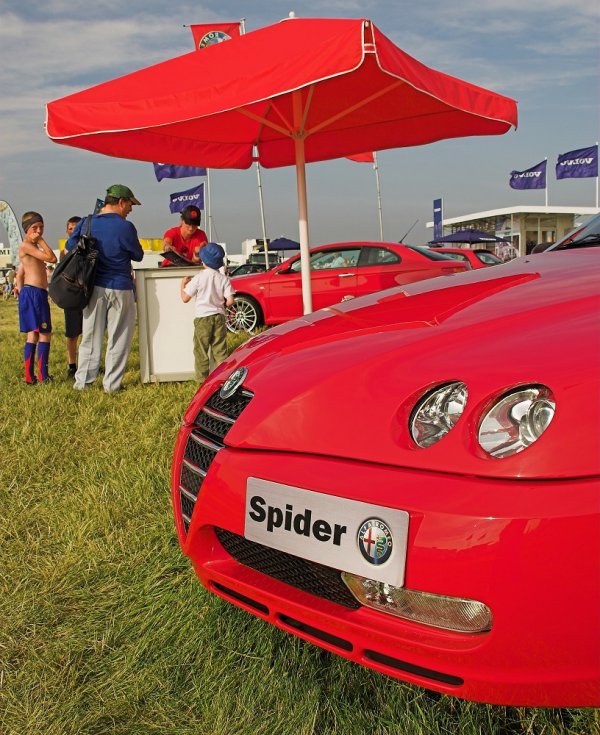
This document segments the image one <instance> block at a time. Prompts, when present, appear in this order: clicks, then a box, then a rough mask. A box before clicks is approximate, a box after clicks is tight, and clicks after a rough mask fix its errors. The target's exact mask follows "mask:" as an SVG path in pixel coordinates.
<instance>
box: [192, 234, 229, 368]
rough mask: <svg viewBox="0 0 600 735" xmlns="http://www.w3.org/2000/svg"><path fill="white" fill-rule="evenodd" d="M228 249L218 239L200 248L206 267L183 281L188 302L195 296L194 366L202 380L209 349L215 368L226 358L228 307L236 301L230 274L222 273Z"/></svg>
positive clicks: (206, 365) (207, 362)
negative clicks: (220, 269) (226, 312)
mask: <svg viewBox="0 0 600 735" xmlns="http://www.w3.org/2000/svg"><path fill="white" fill-rule="evenodd" d="M224 257H225V251H224V250H223V248H222V247H221V246H220V245H218V244H217V243H215V242H209V243H208V244H207V245H205V246H204V247H203V248H202V249H201V250H200V259H201V260H202V262H203V263H204V265H205V266H206V267H205V268H202V270H201V271H200V272H199V273H197V274H196V275H195V276H194V277H193V278H192V277H191V276H186V277H185V278H183V279H182V280H181V284H180V289H179V293H180V295H181V300H182V301H183V302H184V303H185V304H187V303H188V301H191V300H192V298H194V297H195V299H196V300H195V311H194V313H195V318H194V367H195V374H196V380H197V381H198V383H203V382H204V381H205V380H206V378H207V376H208V368H209V357H208V351H209V349H210V350H212V356H213V360H214V363H215V367H216V366H217V365H220V364H221V363H222V362H223V360H225V359H226V358H227V327H226V325H225V307H226V306H231V305H232V304H233V295H234V293H235V291H234V290H233V286H232V285H231V280H230V279H229V277H228V276H226V275H225V274H223V273H221V272H220V271H219V268H222V267H223V259H224Z"/></svg>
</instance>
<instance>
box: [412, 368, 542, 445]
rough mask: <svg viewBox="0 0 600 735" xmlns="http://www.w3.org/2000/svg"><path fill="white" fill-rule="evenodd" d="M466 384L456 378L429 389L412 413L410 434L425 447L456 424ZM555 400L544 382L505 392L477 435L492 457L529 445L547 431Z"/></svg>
mask: <svg viewBox="0 0 600 735" xmlns="http://www.w3.org/2000/svg"><path fill="white" fill-rule="evenodd" d="M467 397H468V392H467V386H466V385H465V384H464V383H461V382H458V381H455V382H452V383H444V384H443V385H440V386H438V387H437V388H435V389H434V390H431V391H428V392H427V393H426V394H425V395H424V396H423V397H422V398H421V399H420V400H419V401H418V403H417V404H416V406H415V408H414V410H413V412H412V414H411V417H410V435H411V437H412V439H413V441H414V442H415V443H416V444H417V445H418V446H419V447H422V448H426V447H430V446H432V445H433V444H436V443H437V442H439V441H440V439H443V437H445V436H446V434H447V433H448V432H449V431H450V430H451V429H452V428H453V427H454V426H455V425H456V423H457V422H458V420H459V419H460V417H461V415H462V413H463V411H464V409H465V406H466V405H467ZM555 407H556V403H555V400H554V396H553V394H552V391H551V390H550V389H549V388H547V387H546V386H545V385H524V386H519V387H518V388H514V389H512V390H510V391H507V392H505V393H503V394H502V395H501V396H500V397H499V398H497V399H496V400H495V401H494V403H493V405H492V406H491V407H490V408H489V409H488V410H487V411H486V413H485V415H484V416H483V418H482V419H481V421H480V423H479V430H478V434H477V438H478V441H479V444H480V446H481V448H482V449H483V450H484V451H486V452H487V453H488V454H490V455H491V456H492V457H498V458H502V457H510V456H512V455H513V454H517V453H518V452H522V451H523V450H524V449H527V447H529V446H530V445H531V444H533V442H535V441H537V440H538V439H539V438H540V436H541V435H542V434H543V433H544V431H546V429H547V428H548V426H549V425H550V423H551V421H552V419H553V418H554V411H555Z"/></svg>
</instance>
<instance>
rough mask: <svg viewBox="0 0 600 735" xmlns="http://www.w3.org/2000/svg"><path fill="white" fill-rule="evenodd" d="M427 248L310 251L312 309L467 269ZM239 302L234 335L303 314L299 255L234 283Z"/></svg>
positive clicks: (380, 245) (387, 245) (347, 246)
mask: <svg viewBox="0 0 600 735" xmlns="http://www.w3.org/2000/svg"><path fill="white" fill-rule="evenodd" d="M468 268H469V265H468V264H465V263H458V262H456V261H453V260H452V259H451V258H449V257H448V256H446V255H440V254H439V253H437V252H436V251H435V250H430V249H429V248H421V247H415V246H412V245H402V244H399V243H391V242H338V243H333V244H331V245H321V246H320V247H317V248H312V249H311V251H310V269H311V285H312V298H313V307H314V309H315V310H316V309H321V308H322V307H324V306H331V304H335V303H338V302H341V301H346V300H347V299H349V298H354V297H355V296H364V294H368V293H373V292H374V291H381V290H382V289H384V288H391V287H392V286H399V285H400V286H401V285H403V284H405V283H413V282H414V281H422V280H423V279H424V278H434V277H435V276H444V275H450V274H452V273H458V272H462V271H464V270H468ZM232 282H233V287H234V288H235V290H236V297H235V303H234V305H233V307H232V308H231V309H230V311H229V317H228V326H229V329H230V330H231V331H233V332H237V331H246V332H252V331H253V330H254V329H255V328H256V327H258V326H260V325H261V324H281V323H283V322H287V321H289V320H290V319H295V318H296V317H298V316H301V315H302V311H303V310H302V280H301V274H300V255H295V256H294V257H292V258H289V259H288V260H286V261H285V262H284V263H282V264H281V265H278V266H276V267H275V268H272V269H271V270H270V271H267V272H266V273H259V274H255V275H252V276H250V275H247V276H245V277H244V278H242V279H240V280H238V279H236V278H233V279H232Z"/></svg>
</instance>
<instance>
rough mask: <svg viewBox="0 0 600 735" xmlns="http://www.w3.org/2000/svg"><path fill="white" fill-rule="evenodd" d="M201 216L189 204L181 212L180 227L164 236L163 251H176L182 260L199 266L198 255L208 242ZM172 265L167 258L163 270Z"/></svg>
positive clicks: (198, 211) (196, 209)
mask: <svg viewBox="0 0 600 735" xmlns="http://www.w3.org/2000/svg"><path fill="white" fill-rule="evenodd" d="M200 219H201V214H200V210H199V209H198V207H196V206H194V205H193V204H189V205H188V206H187V207H185V208H184V209H183V210H182V211H181V223H180V224H179V227H172V228H171V229H170V230H167V231H166V232H165V234H164V235H163V249H164V251H165V252H169V251H170V250H173V251H175V252H176V253H177V254H178V255H181V257H182V258H184V259H185V260H187V261H189V262H190V263H193V264H198V263H199V262H200V259H199V257H198V253H199V251H200V249H201V248H202V247H204V245H206V243H207V242H208V238H207V237H206V233H205V232H204V230H201V229H200ZM168 265H172V263H170V262H169V260H167V259H166V258H165V260H163V261H162V262H161V264H160V266H161V268H162V267H164V266H168Z"/></svg>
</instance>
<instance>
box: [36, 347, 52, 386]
mask: <svg viewBox="0 0 600 735" xmlns="http://www.w3.org/2000/svg"><path fill="white" fill-rule="evenodd" d="M49 357H50V342H39V343H38V377H39V379H40V380H41V381H45V380H48V378H49V377H50V376H49V375H48V358H49Z"/></svg>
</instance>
